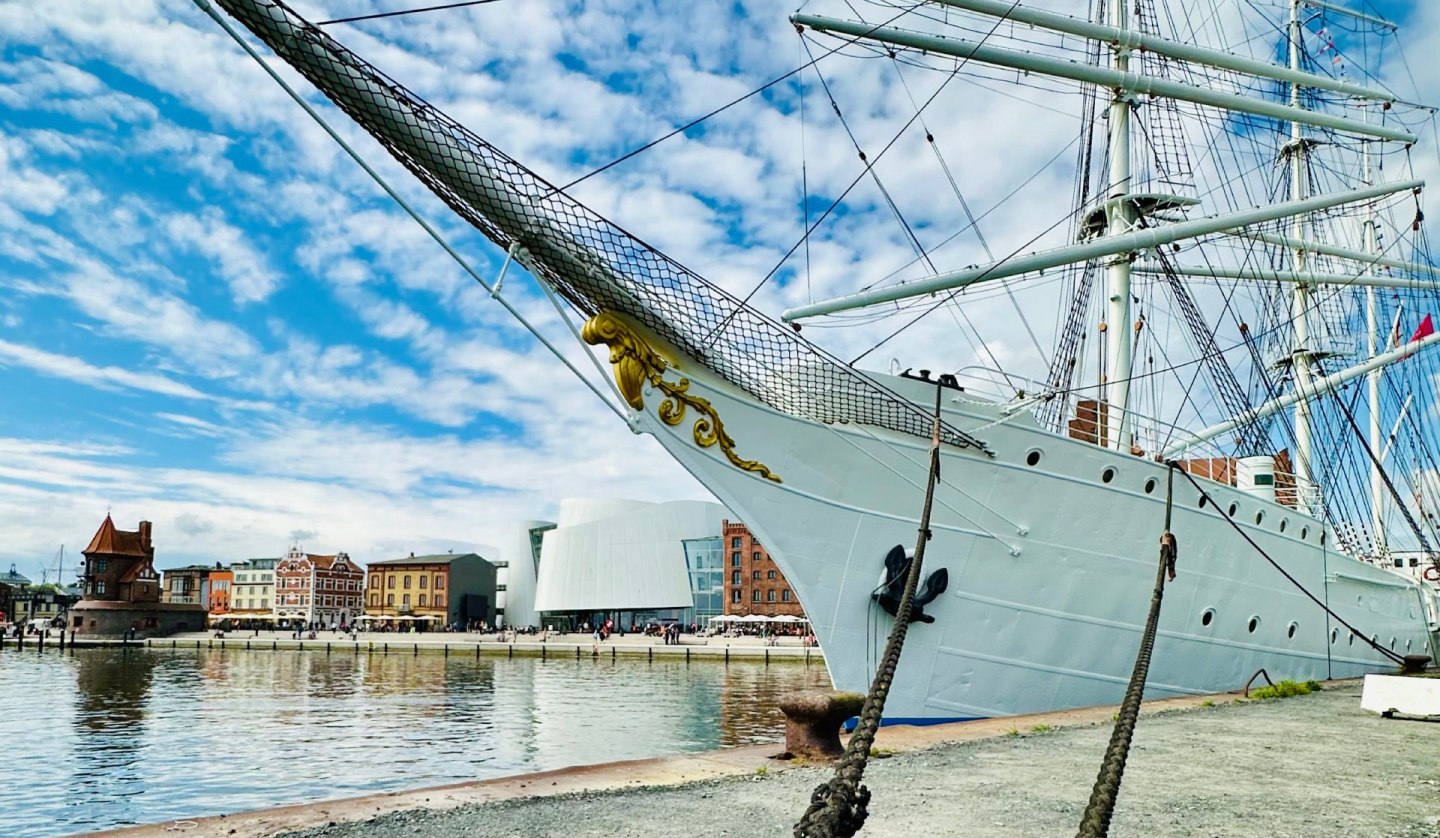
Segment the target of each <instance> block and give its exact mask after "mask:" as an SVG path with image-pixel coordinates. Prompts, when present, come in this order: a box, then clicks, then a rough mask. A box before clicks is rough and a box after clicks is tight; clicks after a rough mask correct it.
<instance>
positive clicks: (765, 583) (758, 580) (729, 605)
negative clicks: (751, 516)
mask: <svg viewBox="0 0 1440 838" xmlns="http://www.w3.org/2000/svg"><path fill="white" fill-rule="evenodd" d="M720 533H721V542H722V543H723V544H724V545H725V613H726V614H732V615H735V616H739V617H743V616H745V615H747V614H760V615H763V616H766V617H778V616H780V615H782V614H787V615H789V616H791V617H804V616H805V609H804V608H802V607H801V606H800V600H799V599H798V598H797V597H796V596H795V592H794V591H793V590H791V588H790V583H789V582H786V581H785V574H783V573H781V572H780V568H778V567H776V566H775V562H774V560H772V559H771V558H770V554H769V553H767V552H765V548H764V547H763V546H761V544H760V542H758V541H756V540H755V536H754V534H753V533H751V532H750V528H749V527H747V526H745V525H744V524H742V523H740V522H739V521H721V522H720Z"/></svg>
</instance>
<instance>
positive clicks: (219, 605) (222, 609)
mask: <svg viewBox="0 0 1440 838" xmlns="http://www.w3.org/2000/svg"><path fill="white" fill-rule="evenodd" d="M234 583H235V573H234V571H232V570H230V568H228V567H221V566H220V565H218V564H217V565H215V569H214V570H212V571H210V619H212V620H218V619H220V618H221V617H228V616H230V606H231V598H230V595H231V591H232V588H233V586H234Z"/></svg>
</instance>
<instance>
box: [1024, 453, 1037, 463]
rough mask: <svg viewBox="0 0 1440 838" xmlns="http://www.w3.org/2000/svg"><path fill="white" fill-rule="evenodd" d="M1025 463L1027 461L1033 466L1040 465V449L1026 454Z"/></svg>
mask: <svg viewBox="0 0 1440 838" xmlns="http://www.w3.org/2000/svg"><path fill="white" fill-rule="evenodd" d="M1025 463H1026V464H1027V465H1032V466H1038V465H1040V452H1039V451H1031V452H1030V453H1029V454H1026V455H1025Z"/></svg>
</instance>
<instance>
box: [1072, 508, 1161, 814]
mask: <svg viewBox="0 0 1440 838" xmlns="http://www.w3.org/2000/svg"><path fill="white" fill-rule="evenodd" d="M1169 536H1170V533H1169V532H1168V531H1167V532H1166V533H1165V535H1163V536H1161V537H1160V545H1161V546H1160V570H1159V572H1158V573H1157V575H1156V577H1155V592H1154V593H1153V594H1151V596H1150V616H1149V617H1148V618H1147V619H1146V621H1145V634H1144V636H1143V637H1142V638H1141V640H1140V652H1139V653H1138V654H1137V655H1136V656H1135V671H1134V672H1132V673H1131V674H1130V686H1129V687H1128V688H1127V689H1126V690H1125V701H1124V702H1123V703H1122V704H1121V705H1120V715H1119V717H1118V718H1117V719H1116V720H1115V730H1114V731H1113V732H1112V733H1111V734H1110V746H1109V747H1108V748H1106V749H1105V759H1104V760H1103V761H1102V762H1101V763H1100V773H1099V775H1098V776H1096V778H1095V787H1094V789H1092V790H1091V792H1090V802H1089V804H1087V805H1086V807H1085V814H1084V815H1083V816H1082V817H1081V819H1080V830H1079V831H1078V832H1077V833H1076V836H1077V838H1104V836H1106V835H1109V834H1110V818H1111V816H1112V815H1114V813H1115V801H1116V799H1117V798H1118V797H1119V796H1120V781H1121V778H1122V777H1123V776H1124V775H1125V760H1126V759H1127V758H1128V757H1129V755H1130V740H1131V739H1132V738H1133V737H1134V735H1135V723H1136V722H1137V721H1138V720H1139V718H1140V700H1141V699H1142V698H1144V696H1145V679H1146V677H1147V676H1148V675H1149V673H1150V656H1151V653H1152V652H1153V651H1154V650H1155V634H1156V630H1157V629H1158V627H1159V623H1160V602H1161V600H1162V599H1164V597H1165V574H1166V571H1167V570H1168V569H1169V568H1170V567H1171V566H1172V564H1171V563H1172V562H1173V561H1174V558H1175V554H1174V548H1173V547H1172V546H1170V545H1172V544H1173V540H1171V538H1167V537H1169Z"/></svg>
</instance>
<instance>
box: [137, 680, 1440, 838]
mask: <svg viewBox="0 0 1440 838" xmlns="http://www.w3.org/2000/svg"><path fill="white" fill-rule="evenodd" d="M1238 698H1239V697H1238V696H1236V695H1233V694H1229V695H1218V696H1213V697H1208V698H1207V697H1185V698H1177V699H1167V700H1162V701H1155V702H1147V704H1146V709H1145V712H1144V716H1143V718H1142V721H1141V723H1140V725H1139V728H1138V729H1137V732H1136V737H1135V744H1134V748H1133V750H1132V752H1131V755H1130V761H1129V765H1128V767H1127V770H1126V774H1125V785H1124V788H1123V790H1122V792H1121V795H1120V804H1119V807H1118V809H1117V811H1116V814H1115V820H1114V823H1113V826H1112V834H1115V835H1146V836H1154V837H1155V838H1179V836H1202V835H1203V836H1221V835H1224V836H1253V835H1275V836H1300V835H1304V836H1307V838H1315V836H1336V837H1337V838H1338V836H1390V838H1422V837H1423V838H1430V836H1434V835H1436V831H1437V828H1440V768H1437V764H1436V762H1435V760H1434V756H1433V755H1434V752H1435V749H1436V747H1437V746H1440V725H1434V724H1425V723H1422V722H1407V721H1398V720H1384V719H1381V718H1380V717H1378V716H1376V715H1373V714H1370V713H1366V712H1363V711H1361V710H1360V708H1359V698H1360V686H1359V682H1357V681H1350V682H1339V683H1330V684H1327V685H1326V690H1325V691H1324V692H1321V693H1316V694H1312V695H1308V696H1302V697H1298V698H1293V699H1283V700H1274V701H1266V702H1239V701H1238ZM1114 711H1115V708H1114V707H1100V708H1090V709H1085V710H1072V711H1063V712H1058V713H1048V714H1042V715H1036V716H1028V717H1014V718H1006V719H993V720H987V721H980V722H969V723H963V724H957V725H939V726H935V727H927V728H911V727H891V728H884V729H882V730H881V732H880V736H879V739H878V740H877V743H876V747H877V750H878V751H879V752H880V753H881V754H882V755H886V756H889V757H890V758H886V759H877V760H873V761H872V762H871V767H870V770H869V772H868V773H867V774H866V778H865V779H866V783H867V784H868V785H869V787H870V789H871V791H872V792H873V794H874V798H873V800H872V802H871V804H870V811H871V817H870V820H869V821H868V822H867V823H866V825H865V829H864V832H863V833H862V834H864V835H866V836H873V838H909V836H913V835H940V834H956V835H966V836H972V837H973V838H1039V836H1046V838H1053V836H1055V835H1067V834H1073V832H1074V830H1075V826H1076V824H1077V823H1078V822H1079V816H1080V812H1081V810H1082V809H1083V807H1084V805H1085V802H1086V800H1087V799H1088V797H1089V792H1090V786H1091V784H1092V783H1093V782H1094V779H1095V772H1096V770H1097V769H1098V767H1099V763H1100V759H1101V756H1102V755H1103V753H1104V751H1105V746H1106V742H1107V741H1108V739H1109V735H1110V726H1111V714H1112V713H1113V712H1114ZM778 750H779V748H778V747H776V746H773V745H771V746H757V747H749V748H735V749H730V750H725V751H716V752H710V753H703V754H688V755H684V756H678V757H669V758H664V759H654V760H636V761H630V762H624V763H612V764H608V765H594V766H587V767H582V768H575V769H565V770H561V771H551V772H544V773H537V774H526V775H520V776H515V777H508V778H502V779H497V780H489V781H484V782H473V783H462V784H457V785H450V786H445V787H439V788H429V789H419V790H415V791H411V792H404V793H400V794H386V795H371V796H369V797H363V798H356V799H352V800H340V801H331V802H325V803H316V804H308V805H304V806H290V807H279V808H274V809H270V810H267V811H264V812H253V813H245V814H239V815H232V816H230V817H226V818H203V819H197V820H191V821H176V822H170V823H165V824H156V825H152V826H146V827H137V828H131V829H125V830H119V831H117V832H115V833H109V834H110V835H111V836H112V838H122V836H123V838H161V836H174V835H177V834H180V835H194V836H217V838H219V837H220V836H226V838H230V836H233V837H234V838H254V837H256V836H272V835H281V834H283V835H287V836H291V838H302V836H303V838H319V837H320V836H328V837H330V838H352V836H353V838H372V836H373V837H374V838H389V837H390V836H395V838H398V837H399V836H411V835H417V834H420V835H427V836H438V838H448V836H457V838H458V836H466V835H485V836H517V838H520V837H521V836H523V838H546V836H556V838H559V836H565V838H601V837H602V836H603V838H615V837H616V836H621V837H622V838H623V837H624V836H653V835H675V834H685V835H706V836H723V835H730V836H742V835H746V836H748V835H788V834H789V831H790V829H789V828H790V826H791V824H793V823H794V821H795V820H796V819H797V818H798V817H799V815H800V813H801V812H802V811H803V809H804V807H805V804H806V802H807V801H808V799H809V796H810V792H811V790H812V789H813V788H814V787H815V786H816V785H817V784H818V783H820V782H823V781H824V780H825V779H826V778H827V777H828V775H829V770H828V769H827V768H824V767H819V766H813V765H812V766H795V765H792V764H790V763H786V762H783V761H779V760H775V759H772V758H771V757H773V756H774V755H775V753H776V751H778ZM681 824H683V825H684V826H683V828H678V827H677V825H681Z"/></svg>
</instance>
